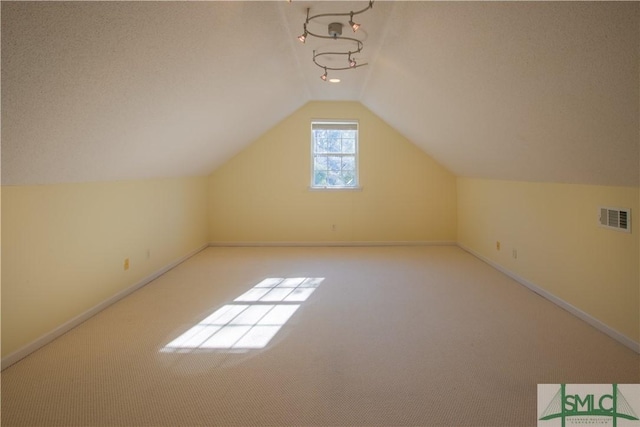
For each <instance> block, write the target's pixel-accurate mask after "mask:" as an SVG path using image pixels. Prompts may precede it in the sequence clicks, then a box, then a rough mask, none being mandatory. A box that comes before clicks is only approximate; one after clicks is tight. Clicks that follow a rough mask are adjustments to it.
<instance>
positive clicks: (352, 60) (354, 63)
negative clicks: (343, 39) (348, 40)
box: [349, 54, 358, 68]
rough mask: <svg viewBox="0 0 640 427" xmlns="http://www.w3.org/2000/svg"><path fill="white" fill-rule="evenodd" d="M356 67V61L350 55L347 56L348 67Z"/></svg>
mask: <svg viewBox="0 0 640 427" xmlns="http://www.w3.org/2000/svg"><path fill="white" fill-rule="evenodd" d="M356 65H358V64H357V63H356V60H355V59H353V58H352V57H351V54H349V67H350V68H355V66H356Z"/></svg>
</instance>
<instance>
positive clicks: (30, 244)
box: [2, 177, 207, 356]
mask: <svg viewBox="0 0 640 427" xmlns="http://www.w3.org/2000/svg"><path fill="white" fill-rule="evenodd" d="M206 187H207V178H206V177H200V178H180V179H159V180H145V181H126V182H110V183H87V184H62V185H43V186H16V187H13V186H4V187H2V229H3V231H4V233H3V235H2V264H3V268H2V355H3V356H5V355H8V354H11V353H13V352H14V351H16V350H18V349H20V348H22V347H23V346H25V345H27V344H29V343H31V342H33V341H34V340H36V339H37V338H39V337H40V336H42V335H44V334H46V333H48V332H50V331H52V330H53V329H55V328H56V327H58V326H60V325H61V324H63V323H65V322H66V321H68V320H70V319H72V318H74V317H76V316H78V315H79V314H81V313H83V312H85V311H86V310H88V309H90V308H92V307H94V306H96V305H97V304H99V303H101V302H103V301H104V300H106V299H108V298H109V297H111V296H113V295H115V294H116V293H118V292H119V291H121V290H123V289H126V288H128V287H129V286H132V285H134V284H135V283H137V282H139V281H140V280H141V279H143V278H144V277H146V276H149V275H150V274H152V273H154V272H155V271H158V270H159V269H161V268H163V267H165V266H167V265H168V264H170V263H171V262H173V261H176V260H178V259H180V258H181V257H183V256H184V255H187V254H188V253H190V252H192V251H194V250H195V249H197V248H199V247H201V246H202V245H203V244H205V243H206V242H207V214H206V210H207V200H206V198H207V192H206ZM147 250H150V257H149V258H147ZM125 258H129V259H130V268H129V270H128V271H124V269H123V261H124V259H125Z"/></svg>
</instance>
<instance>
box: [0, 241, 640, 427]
mask: <svg viewBox="0 0 640 427" xmlns="http://www.w3.org/2000/svg"><path fill="white" fill-rule="evenodd" d="M303 277H307V278H324V280H323V281H322V282H321V283H320V284H319V286H317V287H315V288H314V289H315V290H314V291H313V292H312V293H310V294H309V291H307V293H306V294H305V295H306V296H308V298H307V299H306V301H299V302H297V303H295V305H298V306H299V307H298V308H297V310H296V311H295V312H294V313H293V315H291V316H290V318H289V320H288V321H287V322H286V323H284V325H283V326H282V327H281V329H280V330H279V331H278V332H277V334H276V335H275V336H273V338H272V339H271V341H269V343H268V344H267V345H266V346H265V347H264V348H254V349H252V348H220V347H216V345H207V343H211V342H213V341H206V342H205V343H204V344H197V345H195V347H198V346H199V347H198V348H195V347H194V345H193V342H196V341H197V340H196V341H193V340H192V345H191V347H189V346H188V345H186V346H182V344H180V342H182V343H183V344H184V342H185V340H186V341H188V340H187V339H186V338H184V336H183V334H184V333H185V332H188V331H192V332H191V334H192V335H193V333H194V332H193V331H194V330H193V329H192V328H193V327H194V325H200V326H198V327H200V328H202V327H204V326H202V325H203V323H202V321H203V319H207V318H208V319H209V320H208V322H209V323H210V324H216V322H218V321H219V322H222V323H220V325H222V324H223V323H224V322H223V321H221V320H219V319H220V318H219V317H216V318H217V319H218V320H215V319H213V318H214V317H215V316H210V315H211V314H212V313H214V312H216V311H217V310H218V309H220V308H221V307H224V306H225V305H227V304H229V303H231V304H235V305H237V304H241V303H240V302H233V301H234V299H236V298H237V297H239V296H240V295H242V294H244V293H245V292H246V291H248V290H250V289H252V288H253V287H254V286H255V285H256V284H260V283H264V282H262V281H263V280H264V279H267V278H281V279H282V278H303ZM293 282H296V283H298V284H299V283H300V280H298V281H295V280H294V281H293ZM300 286H302V285H300ZM254 292H256V291H254ZM260 292H262V293H261V294H260V295H262V294H264V291H260ZM269 292H270V291H269ZM295 292H301V291H300V290H298V291H295ZM295 292H294V293H295ZM291 295H293V293H292V294H291ZM293 300H295V297H294V298H293ZM251 304H252V303H247V304H246V305H247V306H248V305H251ZM259 304H262V303H256V305H259ZM278 304H284V305H287V304H288V305H291V304H293V303H292V302H290V301H289V302H287V301H284V302H276V303H271V305H272V306H273V305H278ZM212 319H213V320H212ZM236 320H237V318H236ZM232 323H233V322H232ZM254 323H255V322H254ZM272 323H273V322H272ZM276 323H277V322H276ZM217 328H218V330H219V331H220V330H221V329H220V326H218V327H217ZM212 330H213V329H211V331H212ZM211 331H210V332H211ZM210 332H208V333H207V334H209V335H211V333H210ZM227 332H228V330H227ZM272 332H273V331H272ZM180 337H183V338H180ZM263 338H264V337H263ZM176 340H178V341H176ZM201 341H202V340H200V341H198V342H201ZM223 341H224V340H223ZM171 343H173V344H171ZM170 344H171V345H170ZM229 345H231V344H229ZM239 347H242V346H239ZM639 382H640V357H639V356H638V354H636V353H634V352H632V351H631V350H629V349H628V348H626V347H624V346H622V345H621V344H619V343H617V342H616V341H614V340H612V339H610V338H609V337H607V336H606V335H604V334H602V333H601V332H599V331H597V330H596V329H594V328H592V327H591V326H589V325H587V324H586V323H584V322H583V321H581V320H579V319H577V318H576V317H574V316H573V315H571V314H569V313H567V312H566V311H564V310H562V309H560V308H558V307H557V306H555V305H553V304H552V303H550V302H548V301H547V300H545V299H543V298H541V297H539V296H538V295H536V294H535V293H533V292H531V291H529V290H527V289H526V288H524V287H523V286H521V285H519V284H517V283H516V282H514V281H513V280H511V279H509V278H508V277H506V276H504V275H503V274H501V273H499V272H498V271H496V270H494V269H493V268H491V267H490V266H488V265H486V264H484V263H483V262H481V261H479V260H478V259H476V258H475V257H473V256H471V255H470V254H468V253H466V252H464V251H463V250H461V249H459V248H457V247H453V246H451V247H379V248H208V249H206V250H204V251H202V252H200V253H199V254H197V255H196V256H194V257H192V258H191V259H189V260H188V261H186V262H185V263H183V264H181V265H179V266H178V267H176V268H175V269H173V270H171V271H169V272H168V273H166V274H165V275H163V276H162V277H160V278H159V279H157V280H155V281H154V282H152V283H150V284H149V285H147V286H145V287H144V288H142V289H140V290H139V291H137V292H135V293H133V294H132V295H130V296H129V297H127V298H125V299H123V300H121V301H120V302H118V303H117V304H115V305H113V306H111V307H109V308H108V309H106V310H104V311H102V312H101V313H99V314H98V315H96V316H95V317H93V318H92V319H90V320H88V321H87V322H85V323H83V324H82V325H80V326H79V327H77V328H75V329H74V330H72V331H70V332H69V333H67V334H65V335H63V336H62V337H60V338H59V339H57V340H55V341H54V342H52V343H51V344H49V345H47V346H45V347H43V348H42V349H40V350H38V351H37V352H35V353H33V354H32V355H30V356H28V357H27V358H25V359H23V360H22V361H20V362H18V363H17V364H15V365H13V366H11V367H9V368H7V369H6V370H4V371H3V372H2V413H1V416H2V425H3V426H12V425H28V426H54V425H69V426H70V425H74V426H91V425H114V426H144V425H154V426H162V425H171V426H187V425H209V426H213V425H225V426H227V425H228V426H235V425H398V426H400V425H416V426H418V425H419V426H535V425H536V415H537V409H536V396H537V394H536V390H537V389H536V385H537V384H538V383H639Z"/></svg>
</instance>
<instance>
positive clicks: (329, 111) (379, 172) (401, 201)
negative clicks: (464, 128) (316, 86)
mask: <svg viewBox="0 0 640 427" xmlns="http://www.w3.org/2000/svg"><path fill="white" fill-rule="evenodd" d="M312 119H356V120H358V121H359V162H360V163H359V167H360V174H359V176H360V185H361V186H362V187H363V189H362V191H336V190H333V191H331V190H329V191H310V190H309V185H310V180H311V172H310V167H311V154H310V150H311V130H310V129H311V120H312ZM333 224H335V225H336V228H335V231H333V230H332V225H333ZM209 231H210V240H211V241H212V242H270V241H281V242H282V241H286V242H327V241H340V242H359V241H369V242H370V241H455V240H456V178H455V176H454V175H452V174H451V173H450V172H448V171H447V170H446V169H444V168H443V167H441V166H440V165H438V164H437V163H436V162H435V161H434V160H432V159H431V158H430V157H429V156H428V155H426V154H425V153H424V152H423V151H421V150H420V149H419V148H417V147H416V146H415V145H413V144H412V143H410V142H409V141H408V140H407V139H405V138H404V137H402V136H401V135H400V134H399V133H397V132H396V131H395V130H394V129H392V128H391V127H390V126H388V125H387V124H386V123H385V122H384V121H382V120H381V119H379V118H378V117H377V116H375V115H374V114H373V113H372V112H371V111H369V110H368V109H366V108H365V107H364V106H362V105H361V104H360V103H358V102H310V103H308V104H306V105H305V106H303V107H302V108H301V109H299V110H298V111H296V112H295V113H294V114H292V115H291V116H289V117H288V118H286V119H285V120H283V121H282V122H280V123H279V124H278V125H276V126H275V127H273V128H272V129H271V130H269V131H268V132H267V133H265V134H264V135H263V136H262V137H260V138H259V139H258V140H257V141H256V142H254V143H253V144H252V145H251V146H249V147H248V148H247V149H245V150H244V151H242V152H241V153H240V154H239V155H237V156H236V157H235V158H233V159H231V160H230V161H229V162H227V163H226V164H225V165H223V166H222V167H220V168H219V169H217V170H216V171H215V172H214V173H213V174H212V175H211V176H210V179H209Z"/></svg>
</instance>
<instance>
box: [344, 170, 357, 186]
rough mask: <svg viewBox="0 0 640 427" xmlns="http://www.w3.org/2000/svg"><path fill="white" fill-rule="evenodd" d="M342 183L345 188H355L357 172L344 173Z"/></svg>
mask: <svg viewBox="0 0 640 427" xmlns="http://www.w3.org/2000/svg"><path fill="white" fill-rule="evenodd" d="M342 182H344V185H345V186H355V185H356V184H357V182H356V175H355V172H354V171H342Z"/></svg>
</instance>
